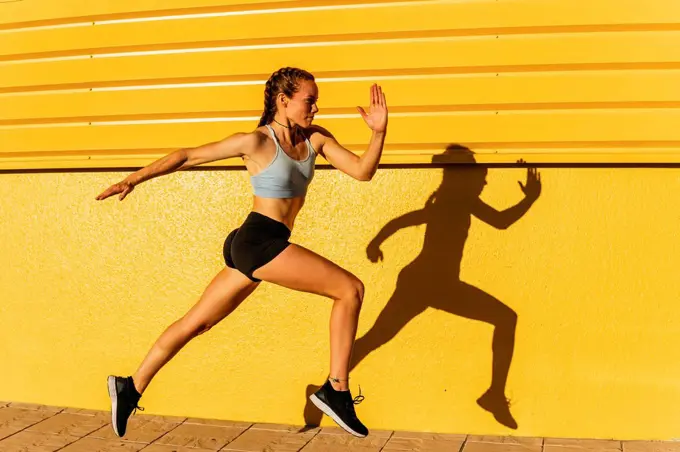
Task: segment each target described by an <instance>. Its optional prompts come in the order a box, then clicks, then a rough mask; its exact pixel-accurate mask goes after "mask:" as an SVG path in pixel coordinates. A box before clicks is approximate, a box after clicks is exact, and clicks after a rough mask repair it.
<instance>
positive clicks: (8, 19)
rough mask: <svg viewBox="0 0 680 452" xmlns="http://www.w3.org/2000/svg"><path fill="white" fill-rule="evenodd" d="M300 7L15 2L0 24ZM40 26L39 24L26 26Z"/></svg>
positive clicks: (170, 1) (212, 1)
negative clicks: (216, 9) (233, 8)
mask: <svg viewBox="0 0 680 452" xmlns="http://www.w3.org/2000/svg"><path fill="white" fill-rule="evenodd" d="M289 3H300V2H295V1H293V0H267V1H266V2H263V1H262V0H162V1H161V0H115V1H110V0H109V1H83V0H60V1H58V2H57V1H54V0H17V1H13V2H5V3H3V4H0V24H2V25H4V26H5V28H9V27H16V26H26V25H42V24H50V23H70V22H77V21H78V20H82V19H83V18H86V19H91V18H92V16H115V17H118V16H123V17H127V16H130V15H131V16H149V15H152V16H153V15H157V14H158V11H166V12H167V13H174V14H176V13H178V12H179V11H172V10H173V9H178V10H181V9H187V8H192V9H197V8H199V7H215V6H219V7H220V8H224V7H225V6H227V5H253V4H255V5H258V4H264V5H271V6H273V5H282V4H289ZM30 22H40V24H30Z"/></svg>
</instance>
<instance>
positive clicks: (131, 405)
mask: <svg viewBox="0 0 680 452" xmlns="http://www.w3.org/2000/svg"><path fill="white" fill-rule="evenodd" d="M107 383H108V387H109V397H111V426H112V427H113V431H114V432H115V433H116V435H117V436H119V437H121V438H122V437H123V435H125V430H126V429H127V421H128V418H129V417H130V415H131V414H132V413H133V412H134V411H136V410H138V409H139V410H141V411H144V408H141V407H140V406H138V405H137V403H138V402H139V399H140V398H141V397H142V395H141V394H140V393H139V392H137V389H135V384H134V382H133V381H132V377H127V378H124V377H115V376H113V375H109V378H108V380H107Z"/></svg>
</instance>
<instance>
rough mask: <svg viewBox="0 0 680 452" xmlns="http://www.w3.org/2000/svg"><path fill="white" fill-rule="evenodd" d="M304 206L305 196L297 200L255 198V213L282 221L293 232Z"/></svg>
mask: <svg viewBox="0 0 680 452" xmlns="http://www.w3.org/2000/svg"><path fill="white" fill-rule="evenodd" d="M304 204H305V197H304V196H299V197H297V198H261V197H259V196H253V212H257V213H259V214H262V215H264V216H267V217H269V218H272V219H274V220H276V221H280V222H281V223H283V224H285V225H286V226H287V227H288V229H290V230H291V231H292V230H293V226H294V224H295V218H296V217H297V215H298V213H299V212H300V209H302V206H303V205H304Z"/></svg>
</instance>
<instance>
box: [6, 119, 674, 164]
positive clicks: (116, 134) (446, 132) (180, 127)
mask: <svg viewBox="0 0 680 452" xmlns="http://www.w3.org/2000/svg"><path fill="white" fill-rule="evenodd" d="M256 121H257V118H255V117H253V118H246V119H243V120H236V121H228V122H198V123H162V124H139V123H137V124H122V125H106V124H104V123H100V124H99V125H96V124H95V125H92V126H90V125H87V124H82V125H81V124H75V125H71V126H62V127H49V126H48V127H24V128H14V129H6V128H1V129H0V146H1V147H0V152H40V151H49V150H55V149H56V150H81V151H83V150H102V149H153V148H177V147H188V146H196V145H199V144H201V143H202V142H206V141H212V140H216V139H219V138H221V137H224V136H226V135H229V134H232V133H235V132H237V131H242V130H251V129H252V128H253V127H254V126H255V123H256ZM319 124H321V125H324V126H327V127H328V128H329V129H330V130H332V131H333V133H334V135H335V136H336V137H337V138H338V139H339V140H340V141H341V142H343V143H346V144H347V145H353V146H358V145H361V144H362V143H366V142H368V138H369V133H368V131H367V129H365V127H364V126H362V123H361V119H359V118H347V119H344V118H338V119H324V118H320V119H319ZM390 124H391V130H390V134H389V135H388V139H387V143H389V144H395V145H403V144H408V145H421V146H423V147H425V148H428V147H429V146H430V145H431V143H462V144H471V143H480V142H481V143H488V142H491V143H509V142H523V143H532V142H534V143H536V142H538V143H540V142H584V141H588V142H591V141H594V142H598V141H607V142H611V141H620V142H629V141H634V142H640V141H642V142H655V141H679V140H680V128H678V127H677V125H678V124H680V110H679V109H649V110H644V109H636V110H617V109H612V110H593V111H564V110H548V111H543V112H532V111H528V112H520V111H507V112H500V113H495V112H463V113H450V112H442V113H422V114H420V115H416V114H394V115H393V117H392V118H391V119H390ZM480 152H481V151H480ZM412 153H413V154H416V153H417V152H416V151H412Z"/></svg>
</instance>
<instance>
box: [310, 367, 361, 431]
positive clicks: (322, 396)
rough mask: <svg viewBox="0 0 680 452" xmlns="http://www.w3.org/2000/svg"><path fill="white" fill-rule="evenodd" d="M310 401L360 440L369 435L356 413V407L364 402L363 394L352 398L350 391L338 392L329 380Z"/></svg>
mask: <svg viewBox="0 0 680 452" xmlns="http://www.w3.org/2000/svg"><path fill="white" fill-rule="evenodd" d="M309 399H310V400H311V401H312V403H313V404H314V405H316V407H317V408H319V409H320V410H321V411H323V412H324V413H325V414H326V415H328V416H329V417H330V418H331V419H333V420H334V421H335V422H336V423H337V424H338V425H339V426H340V427H342V428H343V429H345V430H346V431H347V432H349V433H351V434H352V435H354V436H358V437H359V438H364V437H365V436H367V435H368V429H367V428H366V426H365V425H364V424H362V423H361V421H360V420H359V419H358V418H357V415H356V412H355V411H354V405H358V404H359V403H361V402H362V401H363V400H364V396H362V395H361V394H359V395H358V396H357V397H355V398H352V394H351V393H350V392H349V391H336V390H335V389H333V386H332V385H331V382H330V381H328V380H327V381H326V383H325V384H324V385H323V386H322V387H321V388H320V389H319V390H318V391H316V392H315V393H314V394H312V395H311V396H309Z"/></svg>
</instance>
